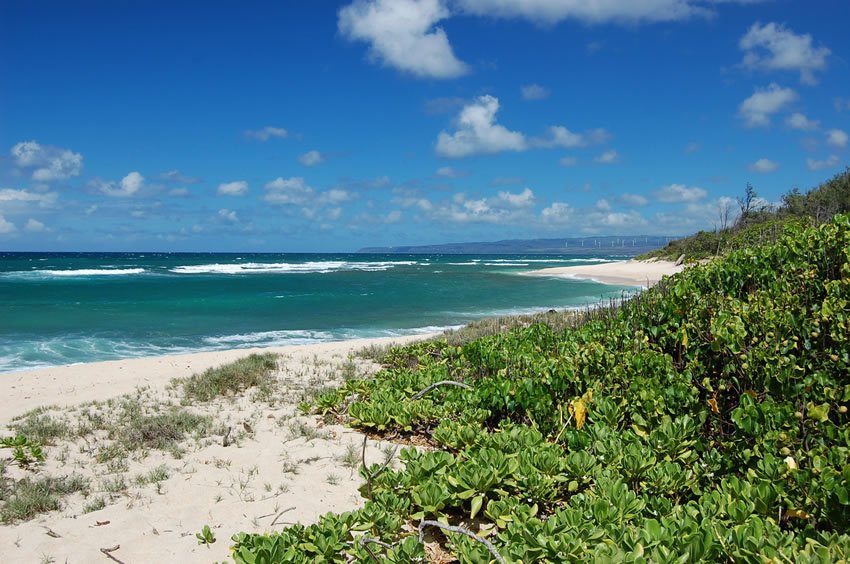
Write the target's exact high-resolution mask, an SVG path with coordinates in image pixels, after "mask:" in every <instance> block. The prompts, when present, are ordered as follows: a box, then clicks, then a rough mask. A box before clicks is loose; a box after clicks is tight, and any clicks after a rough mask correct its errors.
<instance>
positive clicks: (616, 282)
mask: <svg viewBox="0 0 850 564" xmlns="http://www.w3.org/2000/svg"><path fill="white" fill-rule="evenodd" d="M684 268H685V266H684V265H678V266H677V265H676V264H675V263H674V262H672V261H663V260H634V259H630V260H624V261H617V262H606V263H599V264H585V265H580V266H558V267H553V268H542V269H540V270H532V271H530V272H526V273H524V275H525V276H548V277H552V278H567V279H570V280H587V281H592V282H597V283H599V284H607V285H613V286H639V287H641V288H648V287H650V286H653V285H655V284H657V283H658V282H660V281H661V279H662V278H663V277H664V276H672V275H673V274H676V273H677V272H681V271H682V270H684Z"/></svg>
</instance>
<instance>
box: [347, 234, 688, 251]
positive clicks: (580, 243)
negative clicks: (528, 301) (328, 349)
mask: <svg viewBox="0 0 850 564" xmlns="http://www.w3.org/2000/svg"><path fill="white" fill-rule="evenodd" d="M671 239H672V237H660V236H647V235H639V236H638V235H635V236H623V237H615V236H605V237H570V238H562V239H507V240H504V241H491V242H474V243H443V244H438V245H410V246H400V247H364V248H362V249H360V250H358V251H357V252H358V253H364V254H365V253H368V254H408V255H420V254H430V255H440V254H442V255H511V254H539V255H588V254H593V255H600V254H601V255H620V256H622V255H626V256H633V255H639V254H642V253H646V252H649V251H651V250H654V249H658V248H660V247H663V246H664V245H666V244H667V243H668V242H669V241H670V240H671Z"/></svg>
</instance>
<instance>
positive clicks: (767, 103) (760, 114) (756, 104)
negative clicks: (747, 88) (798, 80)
mask: <svg viewBox="0 0 850 564" xmlns="http://www.w3.org/2000/svg"><path fill="white" fill-rule="evenodd" d="M796 99H797V93H796V92H794V91H793V90H792V89H790V88H783V87H781V86H779V85H778V84H776V83H775V82H773V83H771V84H770V85H769V86H768V87H767V88H759V89H756V91H755V93H753V95H752V96H750V97H749V98H747V99H746V100H744V101H743V102H741V105H740V106H739V107H738V115H739V116H740V117H741V119H743V120H744V123H745V124H746V125H747V127H765V126H768V125H770V116H771V115H773V114H775V113H776V112H778V111H780V110H782V109H783V108H784V107H786V106H787V105H788V104H790V103H791V102H793V101H795V100H796Z"/></svg>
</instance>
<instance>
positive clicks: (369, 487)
mask: <svg viewBox="0 0 850 564" xmlns="http://www.w3.org/2000/svg"><path fill="white" fill-rule="evenodd" d="M368 440H369V437H367V436H364V437H363V450H362V452H361V453H360V459H361V460H362V461H363V471H364V472H365V473H366V491H367V492H368V494H369V495H368V496H367V497H368V498H369V499H372V480H374V479H375V478H377V477H378V476H379V475H380V474H381V472H383V471H384V470H386V469H387V466H389V465H390V462H392V461H393V458H394V457H395V453H396V452H397V451H398V445H395V447H393V451H392V453H390V455H389V456H388V457H387V459H386V460H385V461H384V463H383V465H381V467H380V468H378V469H377V470H375V471H374V472H372V473H370V472H369V467H368V466H367V465H366V442H367V441H368Z"/></svg>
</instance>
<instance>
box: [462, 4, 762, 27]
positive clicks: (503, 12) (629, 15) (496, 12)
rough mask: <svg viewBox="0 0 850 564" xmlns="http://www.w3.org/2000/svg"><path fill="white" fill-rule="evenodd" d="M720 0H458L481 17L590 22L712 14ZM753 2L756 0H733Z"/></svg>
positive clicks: (648, 20)
mask: <svg viewBox="0 0 850 564" xmlns="http://www.w3.org/2000/svg"><path fill="white" fill-rule="evenodd" d="M717 1H718V0H595V1H589V0H456V1H455V5H457V7H458V8H459V9H461V10H462V11H463V12H466V13H469V14H474V15H478V16H491V17H502V18H524V19H527V20H531V21H533V22H536V23H540V24H547V25H551V24H555V23H558V22H560V21H563V20H567V19H571V20H577V21H579V22H582V23H587V24H604V23H620V24H638V23H653V22H669V21H678V20H686V19H689V18H693V17H708V16H711V15H712V13H713V12H712V9H711V6H712V5H713V4H716V3H717ZM729 1H730V2H736V3H749V2H751V1H752V0H729Z"/></svg>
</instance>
